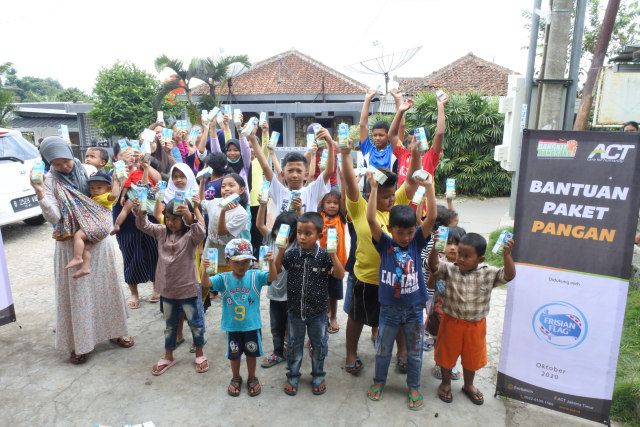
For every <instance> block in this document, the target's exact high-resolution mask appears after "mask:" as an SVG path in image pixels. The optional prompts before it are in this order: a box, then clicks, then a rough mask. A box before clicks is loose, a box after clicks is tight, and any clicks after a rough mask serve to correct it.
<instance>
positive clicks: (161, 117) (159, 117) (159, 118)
mask: <svg viewBox="0 0 640 427" xmlns="http://www.w3.org/2000/svg"><path fill="white" fill-rule="evenodd" d="M156 122H164V113H163V112H162V111H158V115H157V116H156Z"/></svg>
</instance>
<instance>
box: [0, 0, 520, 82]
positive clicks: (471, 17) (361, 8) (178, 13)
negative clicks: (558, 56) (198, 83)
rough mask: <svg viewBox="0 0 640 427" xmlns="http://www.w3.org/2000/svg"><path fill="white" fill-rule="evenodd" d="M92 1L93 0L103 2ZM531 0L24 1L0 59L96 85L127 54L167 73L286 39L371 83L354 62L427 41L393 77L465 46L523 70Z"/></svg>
mask: <svg viewBox="0 0 640 427" xmlns="http://www.w3.org/2000/svg"><path fill="white" fill-rule="evenodd" d="M98 5H99V6H98ZM532 8H533V0H490V1H478V0H455V1H454V0H349V1H335V0H325V1H323V2H305V1H299V0H298V1H289V0H283V1H276V0H273V1H264V0H261V1H254V0H245V1H243V2H233V1H225V2H220V1H215V2H214V1H202V0H182V1H180V2H176V1H165V0H157V1H147V0H129V1H122V0H111V1H108V2H93V1H86V0H85V1H79V0H69V1H65V0H47V1H40V0H34V1H29V0H23V1H20V2H18V1H12V2H5V3H3V6H2V14H1V15H0V28H2V43H1V44H0V46H1V47H0V63H4V62H12V63H13V65H14V67H15V68H16V69H17V71H18V76H19V77H25V76H35V77H42V78H46V77H52V78H54V79H58V80H59V81H60V83H61V84H62V85H63V86H64V87H71V86H75V87H78V88H80V89H81V90H83V91H84V92H86V93H91V91H92V88H93V85H94V83H95V79H96V76H97V75H98V71H99V70H100V69H101V68H109V67H111V66H112V65H113V64H114V63H115V62H116V61H131V62H133V63H134V64H136V66H138V67H139V68H142V69H145V70H147V71H149V72H150V73H152V74H154V75H156V76H158V77H159V78H161V79H163V78H166V77H167V76H168V75H169V73H168V72H166V71H165V72H163V73H161V74H158V73H157V72H156V70H155V68H154V65H153V62H154V59H155V58H156V57H158V56H160V55H161V54H166V55H167V56H169V57H170V58H177V59H182V60H184V61H185V63H188V62H189V61H190V60H191V58H194V57H218V56H220V55H240V54H247V55H249V59H250V61H251V62H257V61H260V60H263V59H266V58H269V57H271V56H274V55H277V54H279V53H282V52H286V51H288V50H290V49H291V48H295V49H297V50H298V51H300V52H302V53H304V54H307V55H309V56H311V57H312V58H314V59H316V60H318V61H320V62H322V63H324V64H325V65H327V66H329V67H332V68H334V69H335V70H337V71H339V72H342V73H344V74H347V75H348V76H350V77H352V78H354V79H356V80H358V81H360V82H362V83H364V84H367V85H369V86H372V87H374V86H377V85H378V84H380V85H382V87H383V88H384V78H383V77H382V76H372V75H367V74H360V73H357V72H353V71H350V70H348V69H346V68H345V67H346V66H348V65H350V64H354V63H357V62H359V61H363V60H367V59H371V58H376V57H380V56H382V55H386V54H390V53H395V52H401V51H403V50H406V49H410V48H413V47H418V46H422V48H421V49H420V51H419V52H418V53H417V54H416V55H415V56H414V57H413V59H411V60H410V61H409V62H407V63H406V64H405V65H403V66H402V67H400V68H399V69H397V70H395V71H391V72H390V76H391V77H393V76H394V75H397V76H401V77H424V76H426V75H428V74H430V73H431V72H432V71H435V70H437V69H439V68H441V67H443V66H445V65H447V64H449V63H451V62H453V61H455V60H456V59H458V58H460V57H462V56H465V55H466V54H468V53H469V52H473V54H474V55H476V56H479V57H481V58H483V59H486V60H488V61H493V62H495V63H497V64H499V65H502V66H504V67H507V68H509V69H511V70H514V71H517V72H519V73H524V72H525V69H526V65H527V51H526V49H522V47H523V46H526V45H528V40H529V32H528V30H526V29H525V28H524V24H525V20H524V18H522V11H523V10H531V9H532Z"/></svg>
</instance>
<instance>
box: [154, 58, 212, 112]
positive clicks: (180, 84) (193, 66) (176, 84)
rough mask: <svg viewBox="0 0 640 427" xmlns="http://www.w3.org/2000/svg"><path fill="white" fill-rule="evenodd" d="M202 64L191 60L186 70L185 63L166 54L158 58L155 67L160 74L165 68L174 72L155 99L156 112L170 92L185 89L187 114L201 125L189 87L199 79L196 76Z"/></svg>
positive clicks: (196, 60) (197, 60)
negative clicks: (192, 81)
mask: <svg viewBox="0 0 640 427" xmlns="http://www.w3.org/2000/svg"><path fill="white" fill-rule="evenodd" d="M200 62H201V60H199V59H198V58H194V59H192V60H191V63H190V64H189V68H187V69H185V68H184V62H182V61H180V60H179V59H171V58H169V57H168V56H167V55H164V54H163V55H161V56H159V57H157V58H156V60H155V67H156V71H157V72H158V73H160V72H162V71H163V70H164V69H165V68H169V69H170V70H171V71H173V74H172V76H171V77H170V78H169V79H167V80H165V81H164V82H163V83H162V87H161V88H160V91H159V92H158V94H157V95H156V96H155V98H154V99H153V109H154V110H156V111H157V110H158V109H159V108H160V106H161V105H162V103H163V102H164V98H165V96H167V95H168V94H169V92H171V91H172V90H175V89H178V88H183V89H184V93H185V95H186V96H187V114H188V115H189V120H190V121H191V123H193V124H196V123H200V114H199V113H198V108H197V107H196V104H195V103H194V102H193V99H192V97H191V88H190V87H189V84H190V83H191V80H192V79H193V78H198V77H197V76H196V74H197V71H198V68H199V67H200Z"/></svg>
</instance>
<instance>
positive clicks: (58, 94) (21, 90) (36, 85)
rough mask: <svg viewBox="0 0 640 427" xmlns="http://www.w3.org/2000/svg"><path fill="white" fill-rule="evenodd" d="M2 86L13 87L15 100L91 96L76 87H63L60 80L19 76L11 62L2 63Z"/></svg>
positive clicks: (70, 99) (73, 99)
mask: <svg viewBox="0 0 640 427" xmlns="http://www.w3.org/2000/svg"><path fill="white" fill-rule="evenodd" d="M0 77H3V78H0V86H2V87H5V88H7V89H11V90H12V91H14V94H15V102H56V101H57V102H78V101H83V102H89V101H91V98H90V97H89V96H87V94H85V93H84V92H82V91H81V90H80V89H78V88H76V87H70V88H67V89H65V88H63V87H62V85H61V84H60V82H59V81H58V80H55V79H52V78H50V77H49V78H46V79H43V78H40V77H31V76H26V77H22V78H20V77H18V72H17V71H16V69H15V68H14V67H13V64H12V63H11V62H5V63H4V64H2V65H0Z"/></svg>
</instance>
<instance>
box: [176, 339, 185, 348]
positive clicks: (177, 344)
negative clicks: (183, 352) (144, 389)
mask: <svg viewBox="0 0 640 427" xmlns="http://www.w3.org/2000/svg"><path fill="white" fill-rule="evenodd" d="M183 343H184V338H182V339H181V340H180V341H176V348H178V347H180V346H181V345H182V344H183Z"/></svg>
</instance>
